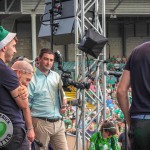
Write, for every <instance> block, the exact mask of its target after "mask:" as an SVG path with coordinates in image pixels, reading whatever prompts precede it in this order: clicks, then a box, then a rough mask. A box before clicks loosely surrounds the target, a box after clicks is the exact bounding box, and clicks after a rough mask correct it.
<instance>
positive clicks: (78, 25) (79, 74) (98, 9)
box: [74, 0, 106, 150]
mask: <svg viewBox="0 0 150 150" xmlns="http://www.w3.org/2000/svg"><path fill="white" fill-rule="evenodd" d="M74 7H75V67H76V68H75V70H76V72H75V80H76V81H78V80H79V79H80V80H82V81H83V82H86V78H87V77H86V74H87V73H88V69H87V68H86V65H85V58H86V56H85V53H84V52H81V51H80V50H78V44H79V39H80V38H81V37H82V36H83V35H84V34H85V31H86V30H87V29H88V28H93V29H94V30H95V31H97V32H98V33H99V34H101V35H103V36H105V35H106V31H105V30H106V29H105V28H106V27H105V26H106V25H105V24H106V23H105V0H75V1H74ZM100 15H101V16H100ZM99 18H102V20H101V21H100V19H99ZM101 24H102V26H101ZM104 60H106V47H104V49H103V51H102V53H101V54H100V55H99V57H98V59H94V60H93V64H92V65H91V66H90V68H96V70H95V80H96V93H94V92H93V93H92V96H90V95H91V94H89V92H92V91H90V90H85V89H83V90H77V98H78V97H79V98H80V95H81V101H82V108H81V118H82V122H81V124H82V128H80V127H79V124H80V120H79V117H78V112H79V110H78V108H77V110H76V111H77V115H76V117H77V118H76V120H77V123H76V124H77V127H76V150H78V148H79V146H78V145H79V136H80V135H82V136H81V139H82V142H81V143H82V150H85V148H86V142H85V141H86V140H87V139H86V136H85V135H86V128H87V127H88V125H89V124H90V123H91V122H92V121H93V119H95V118H96V120H97V124H99V123H100V120H101V119H105V118H106V116H105V108H106V76H105V75H104V71H106V63H104ZM90 73H94V71H93V72H90ZM100 79H102V84H100V82H99V80H100ZM87 99H89V100H90V102H91V103H92V104H94V109H93V110H92V112H91V114H92V113H93V112H94V111H96V114H95V116H94V118H93V119H92V120H91V121H90V122H89V124H88V125H87V126H86V124H85V122H86V120H87V118H88V116H86V117H85V107H86V102H87Z"/></svg>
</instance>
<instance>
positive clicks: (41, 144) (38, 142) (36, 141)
mask: <svg viewBox="0 0 150 150" xmlns="http://www.w3.org/2000/svg"><path fill="white" fill-rule="evenodd" d="M34 142H35V143H36V144H37V145H38V146H39V147H43V143H41V142H40V141H39V140H38V139H34Z"/></svg>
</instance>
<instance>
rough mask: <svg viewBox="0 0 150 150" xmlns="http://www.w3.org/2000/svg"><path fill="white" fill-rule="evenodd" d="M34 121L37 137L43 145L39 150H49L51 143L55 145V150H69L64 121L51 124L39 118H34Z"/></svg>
mask: <svg viewBox="0 0 150 150" xmlns="http://www.w3.org/2000/svg"><path fill="white" fill-rule="evenodd" d="M32 121H33V126H34V131H35V137H36V139H38V140H39V141H40V142H41V143H43V147H39V150H48V144H49V143H51V144H52V145H53V147H54V150H68V145H67V140H66V136H65V126H64V122H63V121H62V120H59V121H57V122H49V121H44V120H41V119H38V118H32Z"/></svg>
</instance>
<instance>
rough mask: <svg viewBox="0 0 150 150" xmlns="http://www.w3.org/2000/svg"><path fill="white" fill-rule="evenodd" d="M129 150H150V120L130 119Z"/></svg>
mask: <svg viewBox="0 0 150 150" xmlns="http://www.w3.org/2000/svg"><path fill="white" fill-rule="evenodd" d="M129 139H130V144H131V150H149V149H150V120H148V119H131V127H130V130H129Z"/></svg>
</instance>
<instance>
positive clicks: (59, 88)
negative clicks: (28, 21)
mask: <svg viewBox="0 0 150 150" xmlns="http://www.w3.org/2000/svg"><path fill="white" fill-rule="evenodd" d="M16 43H17V37H16V33H11V32H9V31H7V30H6V29H4V28H3V27H2V26H0V72H3V73H1V74H0V93H2V95H1V97H0V116H2V115H3V116H5V117H4V118H7V117H8V118H9V119H10V120H11V122H12V125H13V136H12V135H11V136H12V137H11V138H10V141H7V142H6V140H5V139H4V140H5V144H4V142H2V141H1V143H2V145H0V149H2V150H11V149H16V150H29V149H31V148H32V143H34V142H37V140H38V141H39V142H41V143H42V146H39V147H37V149H38V150H47V149H49V150H60V149H61V150H68V145H67V139H66V136H65V132H70V133H71V134H76V128H77V124H76V116H77V114H76V107H77V106H72V105H70V104H67V98H66V96H65V92H64V90H63V85H62V80H61V76H60V75H59V74H58V73H57V72H55V71H53V70H52V67H53V64H54V57H55V55H54V53H53V52H52V51H51V50H50V49H49V48H43V49H41V50H40V53H39V56H38V57H37V58H36V60H35V61H36V67H35V68H33V66H32V65H31V64H30V63H29V62H27V60H24V59H23V60H19V59H17V60H16V61H15V62H14V63H13V65H12V67H9V66H7V65H6V63H9V62H11V61H12V58H13V56H14V55H15V54H16V53H17V51H16ZM148 46H149V43H148V42H147V43H144V44H143V45H140V46H139V47H137V48H136V49H135V50H134V51H133V53H132V54H131V56H130V57H129V60H127V59H126V58H125V57H122V58H120V56H117V57H114V56H113V57H112V58H111V59H108V60H107V62H108V64H107V70H110V71H119V72H122V71H123V70H124V71H123V75H122V78H121V81H119V79H118V78H119V76H118V75H117V76H113V75H107V88H106V105H107V107H106V120H101V121H100V122H98V121H97V120H95V115H96V112H95V111H94V112H93V111H92V110H90V109H89V108H88V107H86V109H85V113H86V117H87V119H86V120H85V128H86V129H87V130H86V134H85V135H86V138H87V141H89V142H87V145H86V146H87V149H89V150H99V149H100V150H108V149H109V150H120V149H121V150H125V149H127V147H128V145H127V147H126V143H127V139H126V132H125V129H126V124H127V126H128V127H129V129H130V130H129V138H130V145H129V147H131V149H132V150H138V149H139V148H140V149H141V148H144V150H148V148H149V143H150V142H149V138H148V137H149V134H148V133H149V132H147V131H149V128H148V127H149V126H148V125H149V119H150V115H149V113H148V111H149V107H148V106H149V104H148V99H147V97H148V95H149V92H148V91H149V85H148V84H147V83H149V82H148V78H149V74H148V73H149V69H148V65H147V64H149V59H148V57H147V55H146V54H147V53H148V52H149V51H148V48H147V47H148ZM142 50H143V51H142ZM137 51H138V52H139V53H137ZM135 56H136V57H137V58H136V57H135ZM142 56H144V57H145V58H146V59H145V61H144V62H142V63H141V64H142V65H141V66H140V67H139V66H137V65H136V64H135V63H136V62H137V59H140V60H141V57H142ZM140 62H141V61H140ZM131 64H132V65H133V64H134V65H135V66H136V67H135V68H133V67H132V66H131ZM143 66H144V67H145V69H146V70H142V69H143V68H142V67H143ZM139 68H140V69H141V70H142V72H139V71H140V70H139ZM136 71H137V72H138V73H139V74H138V75H137V76H136V73H137V72H136ZM144 71H146V73H147V74H146V73H145V74H142V73H144ZM130 72H131V76H130ZM144 75H145V76H144ZM130 79H131V80H130ZM140 79H141V80H140ZM136 80H137V81H139V82H137V81H136ZM131 81H134V82H131ZM118 82H119V83H118ZM100 84H101V80H100ZM130 84H131V87H132V89H134V90H131V87H130ZM141 85H144V86H143V87H142V86H141ZM133 87H134V88H133ZM137 87H138V88H137ZM136 88H137V89H136ZM90 90H91V91H92V92H93V93H95V92H96V83H95V81H94V79H92V80H91V85H90ZM131 95H133V97H132V96H131ZM142 98H143V99H145V101H146V103H143V101H141V99H142ZM140 104H142V105H143V106H144V107H142V106H141V105H140ZM130 105H131V110H130V115H131V116H129V108H130ZM80 111H82V110H80ZM91 112H92V113H91ZM81 113H82V112H80V114H81ZM125 119H126V121H127V122H125V121H124V120H125ZM141 120H142V121H141ZM4 122H5V121H4ZM4 122H3V123H4ZM8 123H9V122H8ZM79 123H80V124H78V127H79V128H80V129H81V128H82V121H81V122H79ZM143 125H145V126H146V128H145V129H143ZM139 126H140V132H141V131H144V132H143V134H141V133H140V134H137V132H138V131H139ZM130 127H131V128H130ZM131 132H132V133H131ZM0 134H1V136H4V135H5V134H4V133H3V131H2V129H1V131H0ZM133 134H134V135H135V137H133ZM143 137H144V138H143ZM145 139H147V140H145ZM138 140H140V141H141V142H140V144H139V143H138ZM39 142H37V143H39ZM135 143H136V144H135Z"/></svg>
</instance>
